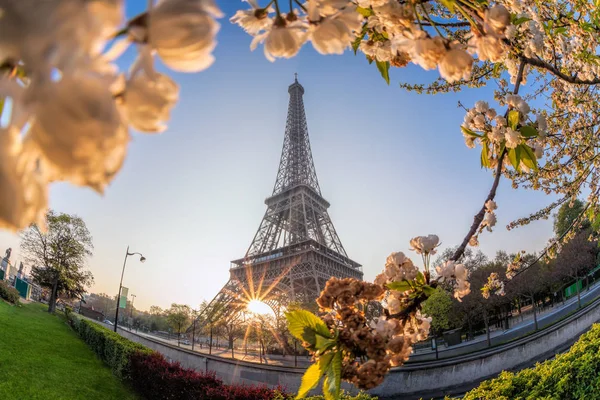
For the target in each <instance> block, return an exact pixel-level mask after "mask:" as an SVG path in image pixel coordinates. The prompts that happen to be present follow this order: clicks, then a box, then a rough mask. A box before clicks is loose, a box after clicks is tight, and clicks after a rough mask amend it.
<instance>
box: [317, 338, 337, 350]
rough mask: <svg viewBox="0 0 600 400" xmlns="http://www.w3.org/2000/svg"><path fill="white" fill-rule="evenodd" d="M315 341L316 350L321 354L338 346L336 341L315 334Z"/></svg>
mask: <svg viewBox="0 0 600 400" xmlns="http://www.w3.org/2000/svg"><path fill="white" fill-rule="evenodd" d="M315 339H316V341H315V348H316V349H317V350H318V351H319V352H321V353H323V352H324V351H326V350H329V349H330V348H332V347H333V346H335V345H336V344H337V340H336V339H332V338H326V337H323V336H321V335H319V334H315Z"/></svg>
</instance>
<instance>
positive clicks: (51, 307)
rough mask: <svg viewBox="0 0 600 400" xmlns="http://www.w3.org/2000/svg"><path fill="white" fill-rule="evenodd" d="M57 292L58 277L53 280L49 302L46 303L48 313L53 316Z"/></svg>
mask: <svg viewBox="0 0 600 400" xmlns="http://www.w3.org/2000/svg"><path fill="white" fill-rule="evenodd" d="M57 292H58V275H57V276H56V279H54V284H53V285H52V293H51V294H50V302H49V303H48V312H49V313H50V314H53V313H54V311H55V310H56V298H57Z"/></svg>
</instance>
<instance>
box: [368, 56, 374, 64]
mask: <svg viewBox="0 0 600 400" xmlns="http://www.w3.org/2000/svg"><path fill="white" fill-rule="evenodd" d="M367 61H368V62H369V65H371V64H373V59H372V58H371V57H369V56H367Z"/></svg>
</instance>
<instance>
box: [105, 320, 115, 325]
mask: <svg viewBox="0 0 600 400" xmlns="http://www.w3.org/2000/svg"><path fill="white" fill-rule="evenodd" d="M104 323H105V324H108V325H114V324H113V323H112V322H110V321H109V320H107V319H105V320H104Z"/></svg>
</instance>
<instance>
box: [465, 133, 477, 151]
mask: <svg viewBox="0 0 600 400" xmlns="http://www.w3.org/2000/svg"><path fill="white" fill-rule="evenodd" d="M464 137H465V145H467V147H468V148H469V149H474V148H475V137H473V136H471V135H464Z"/></svg>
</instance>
